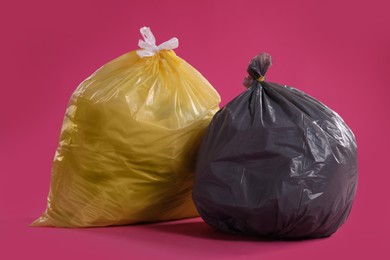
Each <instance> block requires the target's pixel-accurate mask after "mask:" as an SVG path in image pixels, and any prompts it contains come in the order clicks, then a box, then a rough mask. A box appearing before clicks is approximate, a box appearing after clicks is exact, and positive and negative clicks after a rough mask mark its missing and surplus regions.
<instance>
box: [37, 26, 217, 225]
mask: <svg viewBox="0 0 390 260" xmlns="http://www.w3.org/2000/svg"><path fill="white" fill-rule="evenodd" d="M141 34H142V35H143V37H144V40H140V42H139V46H140V47H141V48H142V49H141V50H138V51H132V52H129V53H127V54H124V55H122V56H120V57H119V58H117V59H115V60H113V61H111V62H109V63H107V64H106V65H104V66H103V67H101V68H100V69H99V70H97V71H96V72H95V73H94V74H92V76H90V77H89V78H88V79H86V80H85V81H84V82H82V83H81V84H80V85H79V87H78V88H77V89H76V90H75V92H74V93H73V95H72V97H71V99H70V102H69V105H68V108H67V110H66V114H65V119H64V122H63V126H62V130H61V136H60V141H59V145H58V148H57V151H56V154H55V158H54V162H53V167H52V175H51V187H50V193H49V196H48V204H47V209H46V211H45V212H44V213H43V215H42V216H41V217H40V218H38V219H37V220H35V221H34V222H33V223H32V226H59V227H92V226H109V225H125V224H132V223H138V222H154V221H166V220H174V219H181V218H189V217H194V216H198V213H197V211H196V209H195V207H194V205H193V202H192V198H191V192H192V184H193V173H194V167H195V160H196V153H197V150H198V147H199V145H200V142H201V140H202V136H203V134H204V131H205V129H206V127H207V126H208V124H209V122H210V120H211V118H212V117H213V115H214V113H215V112H216V111H217V110H218V105H219V103H220V97H219V95H218V93H217V92H216V91H215V90H214V89H213V87H212V86H211V85H210V83H209V82H208V81H207V80H206V79H205V78H204V77H203V76H202V75H201V74H200V73H199V72H198V71H197V70H195V69H194V68H193V67H192V66H191V65H189V64H188V63H186V62H185V61H184V60H182V59H181V58H179V57H177V56H176V54H175V52H174V51H173V50H172V49H174V48H176V47H177V46H178V40H177V39H176V38H172V39H171V40H169V41H167V42H165V43H163V44H161V45H159V46H156V44H155V39H154V36H153V34H152V33H151V31H150V29H149V28H147V27H143V28H141Z"/></svg>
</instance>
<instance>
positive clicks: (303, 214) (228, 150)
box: [193, 53, 357, 239]
mask: <svg viewBox="0 0 390 260" xmlns="http://www.w3.org/2000/svg"><path fill="white" fill-rule="evenodd" d="M270 65H271V56H269V55H268V54H266V53H262V54H260V55H258V56H256V57H255V58H253V59H252V60H251V62H250V63H249V67H248V69H247V71H248V73H249V76H248V77H247V78H246V79H245V81H244V84H245V85H246V86H247V87H248V89H247V90H246V91H245V92H243V93H242V94H241V95H239V96H238V97H236V98H235V99H233V100H232V101H231V102H230V103H228V104H227V105H226V106H225V107H223V108H222V109H221V110H220V111H219V112H218V113H217V114H215V115H214V118H213V120H212V121H211V123H210V125H209V127H208V129H207V132H206V135H205V137H204V139H203V143H202V145H201V148H200V150H199V153H198V159H197V166H196V175H195V186H194V190H193V199H194V202H195V205H196V207H197V209H198V211H199V213H200V215H201V217H202V218H203V219H204V221H205V222H206V223H207V224H209V225H210V226H212V227H214V228H216V229H219V230H223V231H228V232H232V233H239V234H246V235H255V236H262V237H271V238H282V239H290V238H293V239H294V238H317V237H326V236H329V235H331V234H332V233H334V232H335V231H336V230H337V229H338V228H339V227H340V226H341V225H342V224H343V223H344V222H345V221H346V219H347V217H348V215H349V213H350V211H351V207H352V203H353V199H354V196H355V193H356V186H357V150H356V148H357V147H356V141H355V138H354V135H353V133H352V131H351V130H350V129H349V127H348V126H347V125H346V124H345V123H344V121H343V120H342V119H341V118H340V116H339V115H338V114H337V113H336V112H334V111H332V110H331V109H329V108H328V107H326V106H325V105H324V104H322V103H321V102H319V101H317V100H316V99H314V98H312V97H310V96H308V95H307V94H305V93H303V92H301V91H299V90H297V89H294V88H291V87H287V86H282V85H279V84H276V83H271V82H266V81H264V79H265V77H264V75H265V73H266V71H267V69H268V67H269V66H270Z"/></svg>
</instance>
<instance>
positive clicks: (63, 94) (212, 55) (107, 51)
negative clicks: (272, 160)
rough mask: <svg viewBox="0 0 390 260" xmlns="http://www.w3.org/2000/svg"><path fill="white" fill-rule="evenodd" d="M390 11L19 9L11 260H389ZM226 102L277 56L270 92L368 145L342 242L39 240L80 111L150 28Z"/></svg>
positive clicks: (57, 233)
mask: <svg viewBox="0 0 390 260" xmlns="http://www.w3.org/2000/svg"><path fill="white" fill-rule="evenodd" d="M389 3H390V2H389V1H386V0H383V1H379V0H370V1H357V0H356V1H342V0H330V1H260V0H253V1H249V0H248V1H245V0H241V1H228V0H225V1H211V0H198V1H173V0H172V1H168V0H165V1H157V0H156V1H152V0H149V1H129V0H127V1H113V0H112V1H90V0H86V1H81V0H77V1H76V0H67V1H53V0H51V1H49V0H47V1H43V0H37V1H27V0H26V1H17V0H15V1H7V2H6V3H5V2H4V3H2V5H1V8H0V26H1V30H0V35H1V41H0V52H1V56H0V57H1V63H0V66H1V70H0V71H1V78H0V79H1V85H0V87H1V102H0V116H1V117H0V118H1V121H0V122H1V125H0V136H1V137H0V138H1V148H0V153H1V154H0V173H1V181H0V259H26V258H28V259H37V258H38V257H39V258H40V259H52V258H54V257H55V258H56V259H71V258H74V259H79V258H81V257H88V259H90V258H92V257H93V259H200V258H203V259H260V258H265V259H298V258H299V259H315V260H320V259H368V258H371V259H390V258H389V257H390V246H389V244H390V239H389V236H388V234H389V233H390V224H389V223H390V221H389V219H390V198H389V191H390V183H389V182H390V174H389V173H390V171H389V167H388V162H389V160H390V159H389V155H390V153H389V145H390V142H389V135H390V133H389V130H390V129H389V126H390V116H389V112H390V109H389V102H388V100H389V94H390V90H389V84H388V82H389V81H390V79H389V72H390V15H389V10H390V5H389ZM144 25H147V26H150V27H151V28H152V30H153V32H154V33H155V35H156V37H157V41H158V42H162V41H165V40H168V39H169V38H171V37H173V36H176V37H178V38H179V40H180V46H179V48H178V49H177V54H178V55H179V56H181V57H182V58H184V59H185V60H187V61H188V62H189V63H190V64H192V65H193V66H194V67H196V68H197V69H198V70H199V71H200V72H201V73H202V74H203V75H204V76H205V77H206V78H207V79H209V81H210V82H211V83H212V84H213V85H214V87H215V88H216V89H217V90H218V91H219V93H220V94H221V96H222V105H223V104H226V102H228V101H229V100H231V99H232V98H233V97H235V96H237V95H238V94H239V93H241V92H242V91H244V87H243V86H242V85H241V82H242V80H243V78H244V77H245V75H246V72H245V70H246V66H247V64H248V61H249V60H250V59H251V58H252V57H253V56H254V55H256V54H257V53H259V52H262V51H267V52H269V53H270V54H271V55H272V57H273V60H274V65H273V66H272V67H271V68H270V70H269V73H268V74H267V76H268V80H269V81H274V82H278V83H281V84H288V85H290V86H293V87H297V88H299V89H301V90H303V91H305V92H307V93H308V94H310V95H312V96H314V97H316V98H317V99H319V100H320V101H322V102H324V103H325V104H327V105H328V106H329V107H331V108H333V109H334V110H335V111H337V112H338V113H339V114H340V115H341V116H342V117H343V118H344V120H345V121H346V122H347V124H348V125H349V126H350V127H351V128H352V129H353V131H354V132H355V134H356V138H357V141H358V146H359V187H358V193H357V197H356V200H355V204H354V207H353V210H352V213H351V215H350V218H349V220H348V222H347V223H346V224H345V225H344V226H343V227H342V228H341V229H340V230H339V231H338V232H337V233H336V234H335V235H334V236H332V237H331V238H327V239H318V240H311V241H299V242H265V241H254V240H251V239H245V238H238V237H235V236H231V235H226V234H223V233H219V232H216V231H214V230H212V229H210V228H209V227H208V226H206V225H205V224H204V223H203V222H202V221H201V220H200V219H192V220H187V221H178V222H168V223H163V224H154V225H136V226H126V227H115V228H96V229H57V228H31V227H28V224H29V223H30V222H31V221H32V220H33V219H35V218H36V217H38V216H39V215H40V214H41V213H42V212H43V210H44V208H45V206H46V196H47V193H48V189H49V180H50V167H51V161H52V158H53V156H54V151H55V149H56V146H57V141H58V137H59V132H60V128H61V123H62V119H63V115H64V112H65V108H66V105H67V102H68V99H69V97H70V95H71V93H72V92H73V90H74V89H75V88H76V86H77V85H78V84H79V82H81V81H82V80H83V79H85V78H86V77H88V76H89V75H90V74H91V73H92V72H93V71H94V70H95V69H97V68H98V67H100V66H101V65H103V64H104V63H106V62H107V61H109V60H111V59H113V58H115V57H117V56H119V55H121V54H123V53H125V52H128V51H130V50H134V49H137V42H138V39H139V38H140V34H139V32H138V30H139V28H140V27H142V26H144Z"/></svg>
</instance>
